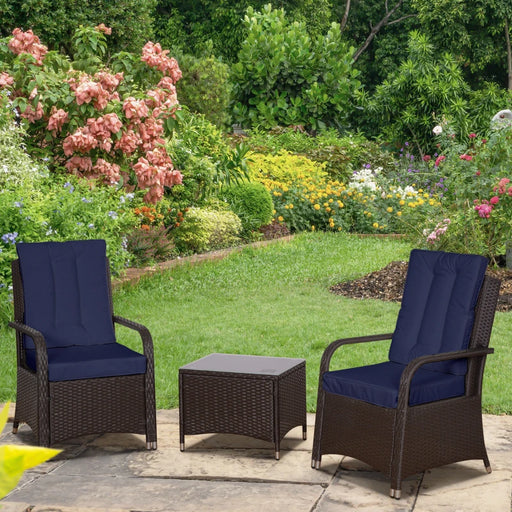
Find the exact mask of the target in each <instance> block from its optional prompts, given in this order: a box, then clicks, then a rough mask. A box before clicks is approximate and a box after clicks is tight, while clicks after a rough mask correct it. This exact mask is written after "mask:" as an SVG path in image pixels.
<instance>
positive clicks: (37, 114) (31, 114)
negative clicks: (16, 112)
mask: <svg viewBox="0 0 512 512" xmlns="http://www.w3.org/2000/svg"><path fill="white" fill-rule="evenodd" d="M43 114H44V111H43V104H42V103H41V102H39V103H38V104H37V107H36V109H35V110H34V109H33V108H32V105H31V104H30V103H29V104H27V108H26V109H25V112H23V113H22V114H21V117H24V118H25V119H28V121H29V123H35V122H36V121H38V120H39V119H41V118H42V117H43Z"/></svg>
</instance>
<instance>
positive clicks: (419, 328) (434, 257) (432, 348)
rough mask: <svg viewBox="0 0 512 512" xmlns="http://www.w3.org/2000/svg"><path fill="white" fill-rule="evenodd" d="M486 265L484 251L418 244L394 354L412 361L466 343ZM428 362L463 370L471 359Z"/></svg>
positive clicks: (453, 370)
mask: <svg viewBox="0 0 512 512" xmlns="http://www.w3.org/2000/svg"><path fill="white" fill-rule="evenodd" d="M486 269H487V259H486V258H484V257H483V256H477V255H473V254H455V253H446V252H440V251H423V250H418V249H415V250H413V251H412V252H411V256H410V260H409V268H408V271H407V277H406V281H405V287H404V294H403V297H402V306H401V309H400V313H399V315H398V319H397V323H396V328H395V332H394V334H393V338H392V342H391V347H390V349H389V359H390V360H391V361H394V362H397V363H401V364H407V363H408V362H410V361H411V360H412V359H414V358H415V357H419V356H422V355H427V354H437V353H440V352H451V351H455V350H463V349H466V348H467V347H468V343H469V339H470V337H471V330H472V328H473V322H474V318H475V307H476V304H477V301H478V295H479V293H480V288H481V286H482V282H483V279H484V276H485V271H486ZM427 367H428V369H430V370H436V371H442V372H448V373H453V374H456V375H464V374H465V373H466V370H467V363H466V361H465V360H456V361H449V362H443V363H436V364H430V365H427V366H425V368H427Z"/></svg>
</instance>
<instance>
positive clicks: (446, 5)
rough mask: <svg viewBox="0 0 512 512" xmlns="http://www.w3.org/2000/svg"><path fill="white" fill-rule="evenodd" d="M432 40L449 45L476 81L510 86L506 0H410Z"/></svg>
mask: <svg viewBox="0 0 512 512" xmlns="http://www.w3.org/2000/svg"><path fill="white" fill-rule="evenodd" d="M411 2H412V6H413V7H414V9H415V10H416V11H417V12H418V19H419V21H420V23H421V27H422V30H424V31H425V32H426V33H427V34H428V35H429V38H430V39H431V41H432V43H433V44H434V45H435V46H436V47H438V48H439V49H440V50H442V49H450V51H451V52H452V53H453V54H454V55H456V56H457V59H458V60H459V61H460V62H461V64H463V65H464V67H465V69H466V73H467V75H468V78H469V79H470V80H471V82H472V83H473V84H475V85H477V84H478V83H480V82H481V81H483V80H493V81H498V82H499V83H501V84H502V85H503V86H508V88H509V89H512V51H511V46H510V23H511V20H512V2H510V1H509V0H474V1H472V2H466V1H464V0H438V1H436V2H431V1H430V0H411Z"/></svg>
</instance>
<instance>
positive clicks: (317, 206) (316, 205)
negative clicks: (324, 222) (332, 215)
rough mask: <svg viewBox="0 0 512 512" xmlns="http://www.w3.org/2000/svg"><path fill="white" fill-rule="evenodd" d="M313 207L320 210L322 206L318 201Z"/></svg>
mask: <svg viewBox="0 0 512 512" xmlns="http://www.w3.org/2000/svg"><path fill="white" fill-rule="evenodd" d="M313 208H314V209H315V210H320V208H321V207H320V205H319V204H318V203H316V204H315V205H314V206H313Z"/></svg>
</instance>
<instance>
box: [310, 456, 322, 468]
mask: <svg viewBox="0 0 512 512" xmlns="http://www.w3.org/2000/svg"><path fill="white" fill-rule="evenodd" d="M321 462H322V460H321V458H320V460H315V459H311V467H312V468H313V469H320V464H321Z"/></svg>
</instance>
